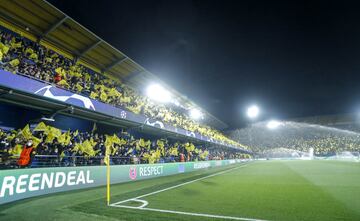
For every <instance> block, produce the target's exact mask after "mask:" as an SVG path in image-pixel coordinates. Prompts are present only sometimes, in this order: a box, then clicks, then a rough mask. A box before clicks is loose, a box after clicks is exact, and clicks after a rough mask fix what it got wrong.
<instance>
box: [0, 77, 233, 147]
mask: <svg viewBox="0 0 360 221" xmlns="http://www.w3.org/2000/svg"><path fill="white" fill-rule="evenodd" d="M0 85H2V86H4V87H7V88H10V89H15V90H19V91H23V92H27V93H30V94H36V95H38V96H44V97H47V98H51V99H55V100H57V101H61V102H65V103H67V104H71V105H73V106H77V107H82V108H86V109H89V110H92V111H96V112H100V113H103V114H107V115H110V116H113V117H117V118H122V119H125V120H128V121H133V122H137V123H141V124H146V125H149V126H153V127H158V128H161V129H163V130H167V131H172V132H175V133H178V134H182V135H185V136H189V137H194V138H197V139H199V140H204V141H208V142H212V143H216V144H222V145H226V146H230V145H227V144H225V143H224V142H221V141H217V140H213V139H212V138H208V137H205V136H202V135H201V134H198V133H194V132H191V131H187V130H184V129H182V128H176V127H174V126H172V125H169V124H165V123H163V122H161V121H157V120H153V119H150V118H147V117H145V116H143V115H140V114H134V113H132V112H130V111H127V110H124V109H121V108H119V107H114V106H112V105H109V104H105V103H102V102H100V101H97V100H93V99H91V98H89V97H85V96H82V95H79V94H74V93H72V92H70V91H67V90H64V89H61V88H58V87H56V86H54V85H50V84H47V83H44V82H40V81H37V80H34V79H31V78H28V77H25V76H21V75H17V74H12V73H10V72H8V71H4V70H0Z"/></svg>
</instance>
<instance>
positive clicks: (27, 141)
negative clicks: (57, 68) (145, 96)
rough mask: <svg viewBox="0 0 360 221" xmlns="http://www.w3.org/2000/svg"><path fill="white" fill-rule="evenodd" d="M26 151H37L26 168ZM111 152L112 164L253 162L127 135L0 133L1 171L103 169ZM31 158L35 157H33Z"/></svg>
mask: <svg viewBox="0 0 360 221" xmlns="http://www.w3.org/2000/svg"><path fill="white" fill-rule="evenodd" d="M25 147H31V148H34V149H33V152H32V153H28V154H29V157H30V158H31V159H28V160H27V161H29V162H26V163H24V164H23V165H21V163H19V161H18V156H19V155H20V154H22V152H23V150H24V149H25ZM107 148H109V149H110V150H111V154H110V156H111V164H130V163H135V164H136V163H150V164H152V163H165V162H186V161H202V160H215V159H216V160H223V159H239V158H249V157H250V155H248V154H244V153H242V152H240V151H236V150H234V149H233V150H229V149H227V150H224V149H223V150H221V149H218V148H217V149H211V148H210V149H208V148H204V147H202V146H201V145H196V146H195V145H194V144H192V143H190V142H185V143H184V142H172V141H169V140H167V139H156V140H145V139H143V138H140V139H136V138H134V137H133V136H131V135H130V134H129V133H127V132H124V131H123V132H121V133H120V134H118V135H116V134H113V135H107V134H98V133H93V132H79V131H78V130H76V131H70V130H68V131H64V132H63V131H61V130H60V129H58V128H55V127H52V126H49V125H46V124H45V123H44V122H40V123H39V124H37V125H36V126H35V127H34V128H33V129H30V126H29V124H28V125H26V126H25V127H24V128H23V129H18V130H12V131H4V130H1V129H0V156H1V157H0V159H1V161H0V167H1V168H2V169H4V168H18V167H19V166H29V167H40V166H42V167H44V166H46V167H48V166H79V165H82V166H83V165H87V166H89V165H101V164H103V163H104V156H105V152H106V149H107ZM30 155H31V156H30Z"/></svg>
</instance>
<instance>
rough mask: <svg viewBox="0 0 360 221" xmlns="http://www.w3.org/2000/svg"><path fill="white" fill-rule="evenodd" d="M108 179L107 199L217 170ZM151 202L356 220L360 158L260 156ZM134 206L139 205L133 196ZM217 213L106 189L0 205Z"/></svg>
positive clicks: (56, 212) (64, 213)
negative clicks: (129, 204) (142, 204)
mask: <svg viewBox="0 0 360 221" xmlns="http://www.w3.org/2000/svg"><path fill="white" fill-rule="evenodd" d="M225 169H229V167H227V168H216V169H209V170H204V171H198V172H195V173H188V174H181V175H175V176H169V177H162V178H157V179H151V180H145V181H138V182H131V183H125V184H119V185H113V186H112V188H111V195H112V202H117V201H121V200H125V199H128V198H133V197H136V196H139V195H142V194H146V193H150V192H153V191H156V190H159V189H163V188H166V187H170V186H174V185H177V184H180V183H183V182H186V181H190V180H193V179H197V178H200V177H204V176H207V175H209V174H213V173H215V172H219V171H222V170H225ZM142 199H144V200H146V201H148V202H149V205H148V207H149V208H157V209H164V210H176V211H184V212H193V213H206V214H214V215H225V216H236V217H248V218H258V219H266V220H311V221H313V220H360V163H351V162H339V161H263V162H255V163H250V164H248V165H247V166H246V167H240V168H238V169H235V170H232V171H230V172H228V173H224V174H221V175H218V176H214V177H210V178H207V179H204V180H200V181H197V182H194V183H191V184H189V185H185V186H182V187H179V188H175V189H172V190H168V191H164V192H161V193H158V194H155V195H151V196H148V197H144V198H142ZM133 205H134V206H138V205H137V204H136V203H135V204H133ZM99 219H101V220H220V219H210V218H204V217H193V216H186V215H176V214H164V213H159V212H150V211H139V210H132V209H124V208H115V207H108V206H106V205H105V188H104V187H101V188H93V189H88V190H83V191H71V192H67V193H60V194H53V195H48V196H42V197H37V198H32V199H27V200H22V201H19V202H15V203H10V204H7V205H4V206H0V220H68V221H71V220H99Z"/></svg>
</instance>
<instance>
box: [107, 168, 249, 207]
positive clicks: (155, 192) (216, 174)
mask: <svg viewBox="0 0 360 221" xmlns="http://www.w3.org/2000/svg"><path fill="white" fill-rule="evenodd" d="M245 166H247V165H246V164H245V165H242V166H238V167H235V168H231V169H228V170H224V171H221V172H218V173H214V174H211V175H208V176H205V177H201V178H198V179H195V180H191V181H188V182H185V183H180V184H178V185H175V186H171V187H168V188H165V189H161V190H157V191H154V192H151V193H147V194H144V195H141V196H137V197H134V198H131V199H127V200H123V201H119V202H116V203H112V204H110V206H116V205H117V204H122V203H126V202H129V201H133V200H134V199H140V198H143V197H147V196H150V195H154V194H157V193H161V192H164V191H167V190H171V189H175V188H178V187H181V186H184V185H187V184H190V183H194V182H197V181H200V180H203V179H207V178H210V177H214V176H218V175H221V174H224V173H228V172H230V171H232V170H235V169H238V168H240V167H245Z"/></svg>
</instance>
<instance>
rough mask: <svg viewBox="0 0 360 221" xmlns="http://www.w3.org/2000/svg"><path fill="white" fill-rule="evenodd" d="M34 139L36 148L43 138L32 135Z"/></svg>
mask: <svg viewBox="0 0 360 221" xmlns="http://www.w3.org/2000/svg"><path fill="white" fill-rule="evenodd" d="M31 139H32V141H33V147H34V148H36V147H37V146H38V145H39V143H41V141H42V140H41V139H40V138H37V137H35V136H32V138H31Z"/></svg>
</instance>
